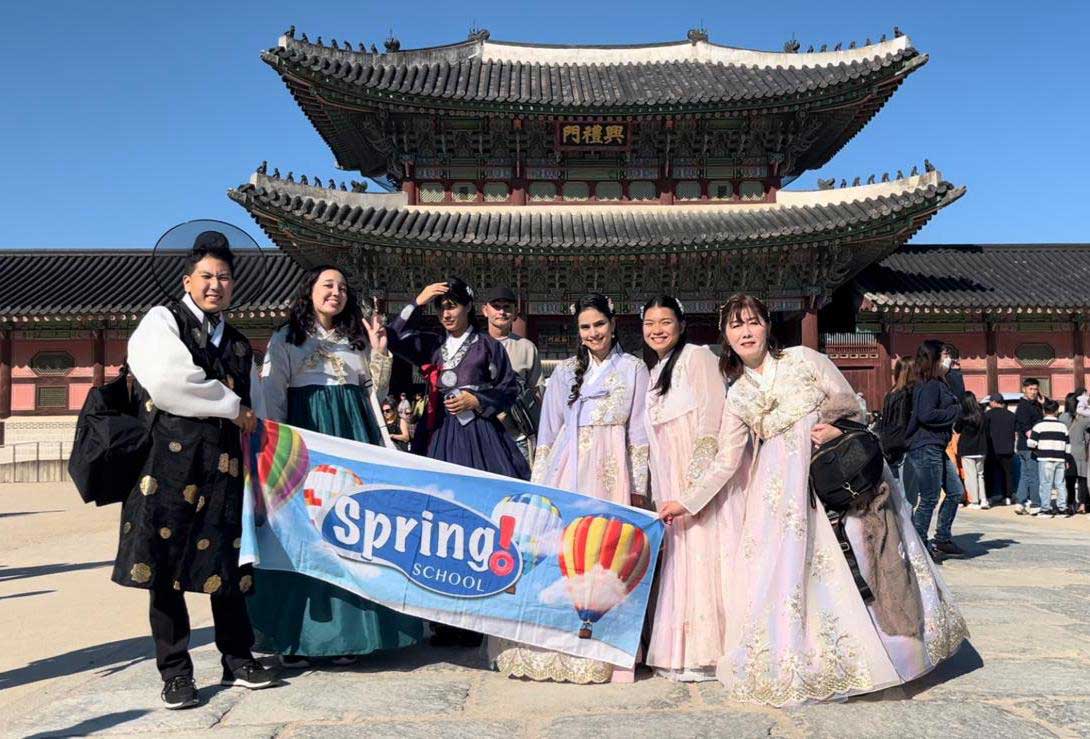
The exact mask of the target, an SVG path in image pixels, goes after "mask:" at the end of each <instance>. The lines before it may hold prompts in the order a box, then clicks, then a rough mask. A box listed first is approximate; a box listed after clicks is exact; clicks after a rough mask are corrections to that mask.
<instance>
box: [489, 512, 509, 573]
mask: <svg viewBox="0 0 1090 739" xmlns="http://www.w3.org/2000/svg"><path fill="white" fill-rule="evenodd" d="M514 535H515V517H514V516H500V548H499V549H498V550H496V551H495V552H492V556H491V557H489V558H488V569H490V570H492V574H494V575H496V576H497V577H505V576H507V575H510V574H511V573H512V572H514V571H515V557H514V555H512V554H511V552H509V551H507V550H508V549H510V548H511V537H513V536H514Z"/></svg>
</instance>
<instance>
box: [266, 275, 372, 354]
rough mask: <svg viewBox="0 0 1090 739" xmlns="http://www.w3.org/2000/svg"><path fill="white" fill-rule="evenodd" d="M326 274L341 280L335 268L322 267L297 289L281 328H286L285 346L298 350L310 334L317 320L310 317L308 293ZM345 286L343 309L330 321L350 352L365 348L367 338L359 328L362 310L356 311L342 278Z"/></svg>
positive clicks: (353, 294) (356, 302)
mask: <svg viewBox="0 0 1090 739" xmlns="http://www.w3.org/2000/svg"><path fill="white" fill-rule="evenodd" d="M326 270H334V271H336V272H337V273H339V274H340V275H341V277H344V272H341V270H340V268H339V267H335V266H333V265H331V264H323V265H320V266H318V267H315V268H313V269H311V270H309V271H308V272H307V273H306V275H305V276H304V277H303V281H302V283H300V285H299V292H298V293H297V294H296V296H295V302H294V303H292V306H291V312H290V313H289V314H288V320H287V321H286V322H285V323H284V324H283V325H285V326H287V327H288V336H287V339H288V343H289V344H292V345H293V346H302V344H303V342H304V341H306V340H307V336H308V335H309V334H310V333H311V332H312V331H314V329H315V326H317V324H318V317H317V316H316V315H314V300H313V298H311V293H313V292H314V285H315V284H316V283H317V282H318V278H319V277H321V276H322V273H323V272H325V271H326ZM344 282H345V285H346V287H347V288H348V289H347V291H346V294H345V302H344V308H343V309H342V310H341V312H340V313H338V314H337V315H336V316H334V318H333V328H334V329H336V331H337V333H339V334H340V335H341V336H343V337H345V338H346V339H348V342H349V343H350V344H351V345H352V348H353V349H355V350H356V351H361V350H363V349H364V348H366V347H367V334H366V332H365V331H364V328H363V310H362V309H361V308H360V303H359V299H358V298H357V296H356V291H355V290H353V289H352V285H351V284H350V283H349V282H348V278H347V277H345V280H344Z"/></svg>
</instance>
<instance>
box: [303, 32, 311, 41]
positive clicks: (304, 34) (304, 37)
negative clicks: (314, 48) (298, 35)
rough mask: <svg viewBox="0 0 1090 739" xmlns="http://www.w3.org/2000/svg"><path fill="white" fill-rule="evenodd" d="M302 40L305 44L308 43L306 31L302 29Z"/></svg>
mask: <svg viewBox="0 0 1090 739" xmlns="http://www.w3.org/2000/svg"><path fill="white" fill-rule="evenodd" d="M302 40H303V43H305V44H309V43H310V39H308V38H307V32H306V31H303V39H302Z"/></svg>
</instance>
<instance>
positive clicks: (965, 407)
mask: <svg viewBox="0 0 1090 739" xmlns="http://www.w3.org/2000/svg"><path fill="white" fill-rule="evenodd" d="M959 418H960V420H961V422H962V423H964V424H966V425H968V426H980V425H981V424H983V423H984V412H983V411H982V410H980V401H979V400H977V399H976V395H974V394H973V393H972V391H970V390H966V391H965V392H963V393H962V394H961V415H960V416H959Z"/></svg>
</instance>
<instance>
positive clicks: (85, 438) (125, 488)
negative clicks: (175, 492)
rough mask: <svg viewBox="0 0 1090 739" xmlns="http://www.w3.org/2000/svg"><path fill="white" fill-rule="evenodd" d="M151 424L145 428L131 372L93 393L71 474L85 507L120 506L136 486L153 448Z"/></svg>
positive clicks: (84, 414)
mask: <svg viewBox="0 0 1090 739" xmlns="http://www.w3.org/2000/svg"><path fill="white" fill-rule="evenodd" d="M158 414H159V411H158V410H156V411H155V416H153V417H152V419H151V423H148V424H147V425H145V423H144V422H143V421H141V420H140V418H139V417H138V415H137V409H136V405H135V402H134V400H133V397H132V392H131V390H130V387H129V367H128V365H122V366H121V373H120V374H119V375H118V376H117V378H116V379H113V380H111V381H110V382H107V383H106V384H104V385H102V386H101V387H93V388H91V390H90V392H88V393H87V399H86V400H84V401H83V408H82V409H80V412H79V420H78V421H77V422H76V437H75V441H73V443H72V455H71V456H70V457H69V458H68V474H69V475H70V476H71V477H72V481H73V482H74V483H75V484H76V489H77V490H79V494H80V497H81V498H83V502H84V503H94V504H95V505H99V506H103V505H109V504H110V503H120V502H121V501H123V500H125V498H127V497H128V495H129V492H130V491H131V490H132V489H133V487H134V486H135V485H136V478H137V477H138V476H139V475H140V469H141V468H142V467H143V465H144V462H145V461H146V460H147V457H148V452H149V450H150V448H151V427H152V425H154V421H155V418H156V417H157V416H158Z"/></svg>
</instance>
